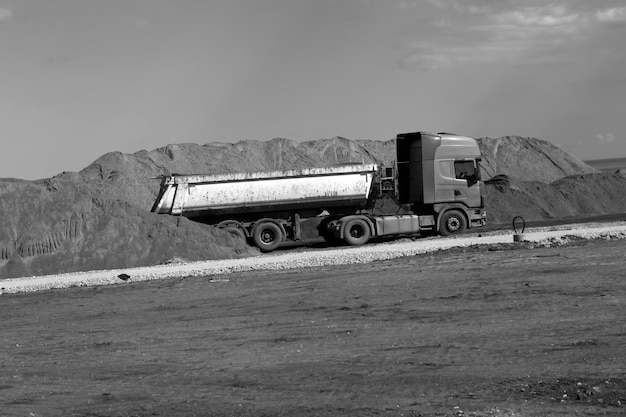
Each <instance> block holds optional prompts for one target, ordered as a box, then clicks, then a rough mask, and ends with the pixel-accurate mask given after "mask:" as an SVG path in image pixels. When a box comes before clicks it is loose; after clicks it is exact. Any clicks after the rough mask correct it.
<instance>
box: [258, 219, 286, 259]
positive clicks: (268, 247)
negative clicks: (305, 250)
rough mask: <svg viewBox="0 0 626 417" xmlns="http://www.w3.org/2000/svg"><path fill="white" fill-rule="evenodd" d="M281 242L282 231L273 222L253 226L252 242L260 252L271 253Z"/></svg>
mask: <svg viewBox="0 0 626 417" xmlns="http://www.w3.org/2000/svg"><path fill="white" fill-rule="evenodd" d="M282 240H283V231H282V230H281V228H280V226H279V225H277V224H276V223H273V222H263V223H260V224H257V225H255V226H254V229H253V230H252V241H253V242H254V245H255V246H256V247H257V248H259V249H261V252H271V251H273V250H274V249H276V248H278V245H280V242H282Z"/></svg>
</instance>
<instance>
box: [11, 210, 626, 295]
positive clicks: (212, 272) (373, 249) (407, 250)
mask: <svg viewBox="0 0 626 417" xmlns="http://www.w3.org/2000/svg"><path fill="white" fill-rule="evenodd" d="M572 237H575V238H582V239H598V238H599V239H624V238H626V222H616V223H595V224H594V223H592V224H589V223H585V224H570V225H562V226H553V227H547V228H535V229H528V230H527V231H525V232H524V234H523V238H524V241H526V242H535V243H537V244H538V245H547V246H555V245H562V244H565V243H567V242H568V241H569V240H570V239H571V238H572ZM501 243H513V232H511V231H508V232H507V231H493V232H489V233H479V232H477V233H472V234H466V235H463V236H460V237H454V238H442V237H434V238H427V239H415V240H413V239H409V238H404V239H398V240H396V241H392V242H385V243H379V244H368V245H364V246H358V247H339V248H329V249H318V250H310V251H294V252H283V253H274V254H270V255H262V256H257V257H251V258H244V259H225V260H213V261H201V262H189V263H182V264H169V265H157V266H150V267H139V268H126V269H114V270H103V271H89V272H79V273H68V274H60V275H45V276H36V277H22V278H11V279H5V280H1V281H0V294H13V293H21V292H34V291H44V290H48V289H58V288H69V287H76V286H96V285H113V284H124V283H129V282H138V281H148V280H154V279H164V278H182V277H189V276H207V277H208V278H209V280H216V281H217V280H224V279H225V277H223V276H222V275H226V274H229V273H233V272H243V271H255V270H282V269H293V268H308V267H319V266H328V265H346V264H356V263H368V262H374V261H382V260H389V259H395V258H400V257H405V256H414V255H418V254H423V253H428V252H434V251H438V250H444V249H450V248H454V247H467V246H472V245H492V244H501ZM120 276H121V278H120Z"/></svg>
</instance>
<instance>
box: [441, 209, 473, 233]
mask: <svg viewBox="0 0 626 417" xmlns="http://www.w3.org/2000/svg"><path fill="white" fill-rule="evenodd" d="M466 230H467V220H466V219H465V216H464V215H463V213H461V212H460V211H459V210H449V211H446V212H445V213H443V215H442V216H441V218H440V219H439V233H441V235H442V236H452V235H458V234H461V233H463V232H465V231H466Z"/></svg>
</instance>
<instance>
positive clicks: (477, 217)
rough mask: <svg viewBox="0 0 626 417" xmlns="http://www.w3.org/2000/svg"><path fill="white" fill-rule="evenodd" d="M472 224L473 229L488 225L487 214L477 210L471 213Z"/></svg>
mask: <svg viewBox="0 0 626 417" xmlns="http://www.w3.org/2000/svg"><path fill="white" fill-rule="evenodd" d="M470 223H471V225H472V227H481V226H484V225H486V224H487V212H486V211H485V210H483V209H476V210H474V211H472V212H470Z"/></svg>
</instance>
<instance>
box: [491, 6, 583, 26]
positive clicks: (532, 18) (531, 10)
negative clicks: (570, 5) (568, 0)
mask: <svg viewBox="0 0 626 417" xmlns="http://www.w3.org/2000/svg"><path fill="white" fill-rule="evenodd" d="M578 19H580V14H578V13H570V12H569V11H568V10H567V9H566V8H565V6H562V5H549V6H539V7H526V8H523V9H518V10H513V11H507V12H503V13H500V14H498V15H496V16H494V20H495V21H496V22H498V23H500V24H504V25H511V26H514V27H524V28H528V27H569V26H572V25H575V24H576V21H577V20H578Z"/></svg>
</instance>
